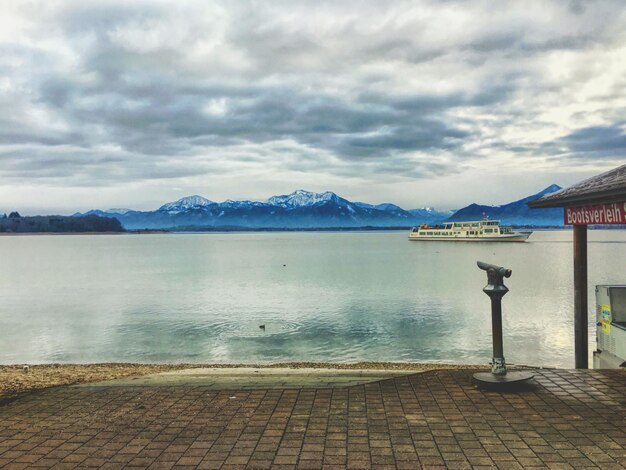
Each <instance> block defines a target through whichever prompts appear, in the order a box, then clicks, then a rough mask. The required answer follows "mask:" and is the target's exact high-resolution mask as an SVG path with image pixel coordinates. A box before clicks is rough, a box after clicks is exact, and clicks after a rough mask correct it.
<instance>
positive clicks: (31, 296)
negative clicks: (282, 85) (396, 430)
mask: <svg viewBox="0 0 626 470" xmlns="http://www.w3.org/2000/svg"><path fill="white" fill-rule="evenodd" d="M407 236H408V233H407V232H350V233H344V232H341V233H333V232H315V233H312V232H289V233H285V232H282V233H281V232H278V233H277V232H274V233H226V234H154V235H65V236H58V235H57V236H55V235H50V236H48V235H36V236H2V237H0V345H1V348H0V363H3V364H10V363H51V362H73V363H74V362H76V363H85V362H109V361H112V362H113V361H114V362H121V361H123V362H198V363H207V362H222V363H227V362H248V363H250V362H267V361H272V362H277V361H281V362H282V361H335V362H353V361H421V362H457V363H481V364H487V363H488V362H489V360H490V358H491V315H490V303H489V298H488V297H487V296H486V295H485V294H484V293H483V292H482V288H483V287H484V285H485V284H486V274H485V272H484V271H481V270H479V269H478V268H477V267H476V261H477V260H482V261H486V262H490V263H494V264H500V265H503V266H506V267H509V268H511V269H512V270H513V275H512V277H511V278H509V279H507V280H506V281H505V282H506V284H507V286H508V287H509V289H510V292H509V293H508V294H507V295H506V296H505V297H504V299H503V317H504V321H503V328H504V352H505V357H506V359H507V363H514V364H530V365H543V366H558V367H570V368H571V367H573V365H574V353H573V349H574V345H573V336H574V335H573V273H572V271H573V268H572V256H573V255H572V243H571V239H572V233H571V232H569V231H540V232H535V233H534V234H533V235H532V236H531V238H530V239H529V242H527V243H450V242H409V241H408V240H407ZM589 241H590V243H589V284H590V289H589V306H590V315H589V319H590V336H589V344H590V350H592V349H595V331H594V327H593V323H594V319H595V315H594V314H593V312H594V305H595V297H594V285H595V284H624V283H626V270H625V269H624V266H625V263H624V262H625V260H626V231H623V230H607V231H604V230H594V231H590V232H589ZM260 325H265V329H264V330H263V329H261V328H260V327H259V326H260Z"/></svg>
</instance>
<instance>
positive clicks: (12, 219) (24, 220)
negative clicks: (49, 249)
mask: <svg viewBox="0 0 626 470" xmlns="http://www.w3.org/2000/svg"><path fill="white" fill-rule="evenodd" d="M76 232H88V233H89V232H91V233H93V232H125V230H124V228H123V227H122V224H121V223H120V221H119V220H117V219H113V218H108V217H100V216H97V215H86V216H82V217H68V216H62V215H37V216H32V217H21V216H20V215H19V214H18V213H17V212H12V213H11V214H10V215H9V216H8V217H6V216H2V214H0V233H76Z"/></svg>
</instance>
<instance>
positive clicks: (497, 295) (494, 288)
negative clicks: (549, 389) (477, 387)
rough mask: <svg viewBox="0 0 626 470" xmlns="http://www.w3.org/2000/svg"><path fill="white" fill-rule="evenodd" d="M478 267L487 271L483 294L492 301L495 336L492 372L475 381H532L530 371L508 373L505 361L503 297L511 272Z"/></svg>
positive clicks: (479, 376) (498, 382)
mask: <svg viewBox="0 0 626 470" xmlns="http://www.w3.org/2000/svg"><path fill="white" fill-rule="evenodd" d="M477 264H478V267H479V268H480V269H482V270H484V271H487V285H486V286H485V287H484V288H483V292H484V293H485V294H487V295H488V296H489V298H490V299H491V331H492V336H493V361H492V363H491V372H478V373H476V374H474V379H475V380H476V381H478V382H479V383H483V384H490V385H494V384H511V383H515V382H524V381H526V380H529V379H532V378H533V374H531V373H530V372H528V371H514V372H508V371H507V370H506V363H505V361H504V348H503V345H502V297H504V295H505V294H506V293H507V292H508V291H509V289H508V288H507V287H506V286H505V285H504V278H505V277H511V270H510V269H507V268H503V267H501V266H495V265H493V264H488V263H483V262H482V261H478V263H477Z"/></svg>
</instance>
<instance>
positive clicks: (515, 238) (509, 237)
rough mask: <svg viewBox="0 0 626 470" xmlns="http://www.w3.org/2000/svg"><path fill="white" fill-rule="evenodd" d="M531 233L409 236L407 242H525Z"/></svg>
mask: <svg viewBox="0 0 626 470" xmlns="http://www.w3.org/2000/svg"><path fill="white" fill-rule="evenodd" d="M531 233H532V232H516V233H512V234H505V235H498V236H497V237H435V236H433V237H413V236H411V235H409V240H411V241H416V242H525V241H526V240H528V237H529V236H530V234H531Z"/></svg>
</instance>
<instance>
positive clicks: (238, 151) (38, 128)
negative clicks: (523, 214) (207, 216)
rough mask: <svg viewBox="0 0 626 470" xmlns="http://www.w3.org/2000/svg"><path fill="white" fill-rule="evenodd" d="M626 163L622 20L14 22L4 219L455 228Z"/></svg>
mask: <svg viewBox="0 0 626 470" xmlns="http://www.w3.org/2000/svg"><path fill="white" fill-rule="evenodd" d="M624 162H626V6H625V5H624V2H623V1H622V0H616V1H571V2H568V1H564V0H559V1H553V2H550V1H547V0H541V1H528V0H525V1H523V2H521V1H511V2H505V1H502V2H493V1H471V2H470V1H453V0H450V1H411V2H406V1H393V2H388V1H383V0H373V1H359V2H336V1H328V2H326V1H320V0H316V1H312V0H311V1H307V2H301V1H295V0H289V1H280V0H272V1H271V2H267V1H237V0H227V1H223V2H222V1H208V2H207V1H184V2H181V1H170V2H163V1H150V2H143V1H140V0H139V1H133V2H128V1H125V0H123V1H96V0H94V1H89V2H85V1H84V0H80V1H72V0H67V1H54V0H46V1H11V0H9V1H7V0H4V1H3V2H2V3H1V4H0V212H2V211H5V212H8V211H11V210H19V211H20V212H21V213H23V214H36V213H40V214H42V213H67V214H69V213H73V212H75V211H84V210H88V209H93V208H100V209H107V208H111V207H129V208H132V209H140V210H151V209H155V208H157V207H159V206H160V205H161V204H163V203H164V202H167V201H173V200H176V199H178V198H180V197H183V196H186V195H191V194H199V195H202V196H204V197H207V198H209V199H211V200H214V201H223V200H225V199H252V200H264V199H267V198H268V197H270V196H272V195H275V194H286V193H290V192H292V191H294V190H296V189H301V188H302V189H307V190H311V191H326V190H330V191H334V192H336V193H338V194H339V195H341V196H343V197H345V198H347V199H349V200H353V201H364V202H370V203H382V202H393V203H396V204H398V205H400V206H401V207H404V208H407V209H411V208H415V207H424V206H431V207H432V206H434V207H436V208H438V209H442V210H443V209H454V208H459V207H463V206H465V205H467V204H469V203H471V202H478V203H485V204H500V203H506V202H510V201H512V200H515V199H519V198H521V197H525V196H527V195H530V194H534V193H536V192H538V191H540V190H541V189H543V188H545V187H546V186H549V185H550V184H552V183H557V184H560V185H561V186H568V185H570V184H573V183H575V182H578V181H580V180H582V179H585V178H587V177H590V176H593V175H595V174H598V173H601V172H603V171H608V170H610V169H612V168H614V167H616V166H619V165H621V164H623V163H624Z"/></svg>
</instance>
